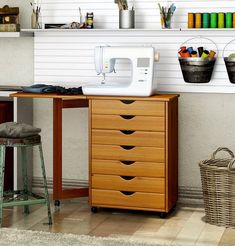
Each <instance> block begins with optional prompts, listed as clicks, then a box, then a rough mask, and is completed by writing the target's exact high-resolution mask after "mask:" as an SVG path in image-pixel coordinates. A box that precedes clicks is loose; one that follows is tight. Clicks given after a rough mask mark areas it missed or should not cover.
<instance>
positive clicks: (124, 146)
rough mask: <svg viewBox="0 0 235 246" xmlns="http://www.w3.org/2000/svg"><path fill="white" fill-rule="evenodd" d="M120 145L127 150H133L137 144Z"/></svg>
mask: <svg viewBox="0 0 235 246" xmlns="http://www.w3.org/2000/svg"><path fill="white" fill-rule="evenodd" d="M120 147H121V148H123V149H125V150H132V149H134V148H135V146H128V145H120Z"/></svg>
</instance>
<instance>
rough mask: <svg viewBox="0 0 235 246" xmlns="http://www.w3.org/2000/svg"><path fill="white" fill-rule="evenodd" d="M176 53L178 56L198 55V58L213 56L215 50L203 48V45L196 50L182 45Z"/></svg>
mask: <svg viewBox="0 0 235 246" xmlns="http://www.w3.org/2000/svg"><path fill="white" fill-rule="evenodd" d="M178 54H179V55H180V57H185V58H188V57H193V58H195V57H199V58H204V59H205V58H213V57H215V55H216V52H215V51H214V50H211V51H208V50H206V49H204V48H203V47H198V48H197V51H196V50H194V49H193V47H188V48H187V47H186V46H182V47H180V50H179V52H178Z"/></svg>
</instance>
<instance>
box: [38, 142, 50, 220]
mask: <svg viewBox="0 0 235 246" xmlns="http://www.w3.org/2000/svg"><path fill="white" fill-rule="evenodd" d="M38 147H39V153H40V159H41V168H42V175H43V183H44V190H45V198H46V202H47V211H48V223H49V225H52V218H51V206H50V200H49V194H48V188H47V179H46V171H45V164H44V157H43V152H42V144H40V145H39V146H38Z"/></svg>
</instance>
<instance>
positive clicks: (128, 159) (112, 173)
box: [89, 95, 178, 213]
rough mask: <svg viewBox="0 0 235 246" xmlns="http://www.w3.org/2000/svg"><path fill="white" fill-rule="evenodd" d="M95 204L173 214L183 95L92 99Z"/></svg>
mask: <svg viewBox="0 0 235 246" xmlns="http://www.w3.org/2000/svg"><path fill="white" fill-rule="evenodd" d="M89 169H90V171H89V173H90V174H89V177H90V188H89V189H90V190H89V200H90V205H91V206H92V207H114V208H125V209H136V210H152V211H159V212H163V213H167V212H169V211H170V209H171V208H172V207H173V206H174V205H175V204H176V201H177V197H178V96H177V95H159V96H152V97H148V98H129V97H126V98H125V97H122V98H120V97H100V98H99V97H97V98H93V99H91V100H90V168H89Z"/></svg>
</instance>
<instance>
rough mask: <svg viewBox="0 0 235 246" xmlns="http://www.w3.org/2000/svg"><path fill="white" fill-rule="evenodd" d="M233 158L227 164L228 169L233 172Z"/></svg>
mask: <svg viewBox="0 0 235 246" xmlns="http://www.w3.org/2000/svg"><path fill="white" fill-rule="evenodd" d="M234 163H235V158H233V159H232V160H231V161H230V162H229V164H228V171H229V172H235V164H234Z"/></svg>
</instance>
